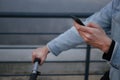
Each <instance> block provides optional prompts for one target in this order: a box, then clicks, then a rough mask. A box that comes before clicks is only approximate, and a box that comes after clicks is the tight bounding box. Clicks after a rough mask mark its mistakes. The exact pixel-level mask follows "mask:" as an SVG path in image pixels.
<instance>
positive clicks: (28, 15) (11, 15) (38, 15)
mask: <svg viewBox="0 0 120 80" xmlns="http://www.w3.org/2000/svg"><path fill="white" fill-rule="evenodd" d="M92 14H93V13H25V12H0V18H71V17H70V15H75V16H77V17H80V18H86V17H88V16H90V15H92ZM59 34H60V33H0V35H59ZM22 48H24V49H33V48H35V47H32V48H31V47H27V48H25V47H0V49H22ZM85 48H86V61H85V63H86V67H85V77H84V80H88V78H89V64H90V52H91V51H90V50H91V47H90V46H89V45H87V47H85ZM48 62H51V63H52V62H53V63H54V62H60V61H48ZM62 62H63V61H62ZM66 62H70V61H66ZM71 62H72V61H71ZM75 62H80V61H75ZM93 62H94V61H93ZM96 62H97V61H96ZM98 62H99V61H98ZM0 63H7V62H0ZM13 63H14V62H13ZM66 75H73V76H75V75H80V74H53V75H50V74H49V75H42V76H66ZM0 76H12V75H0ZM14 76H15V75H14ZM16 76H27V75H16ZM28 76H29V75H28Z"/></svg>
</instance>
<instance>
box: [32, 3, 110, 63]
mask: <svg viewBox="0 0 120 80" xmlns="http://www.w3.org/2000/svg"><path fill="white" fill-rule="evenodd" d="M111 6H112V2H110V3H109V4H108V5H107V6H106V7H105V8H103V9H102V10H101V11H100V12H98V13H96V14H94V15H93V16H91V17H90V18H88V19H87V20H86V21H85V24H87V23H89V22H95V23H97V24H99V25H100V26H102V27H103V28H104V29H105V30H109V29H110V18H111ZM106 10H107V11H106ZM108 13H109V14H108ZM82 42H83V39H82V38H81V37H80V36H79V33H78V32H77V30H76V29H75V28H74V27H72V28H71V29H69V30H68V31H66V32H65V33H63V34H61V35H60V36H58V37H57V38H55V39H54V40H52V41H50V42H49V43H48V44H47V46H45V48H42V49H44V50H46V51H44V52H41V51H38V52H35V51H33V56H32V58H33V60H34V58H35V57H39V58H40V59H41V58H42V56H41V55H40V54H45V55H47V53H48V50H49V51H51V52H52V53H54V54H55V55H58V54H59V53H60V52H62V51H64V50H67V49H70V48H72V47H74V46H76V45H78V44H80V43H82ZM38 54H39V55H38ZM43 57H44V56H43ZM45 58H46V57H45ZM45 58H44V59H45ZM43 61H44V60H42V62H43ZM42 62H41V63H42Z"/></svg>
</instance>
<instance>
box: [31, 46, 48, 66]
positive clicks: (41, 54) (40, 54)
mask: <svg viewBox="0 0 120 80" xmlns="http://www.w3.org/2000/svg"><path fill="white" fill-rule="evenodd" d="M48 52H49V50H48V48H47V46H44V47H42V48H37V49H35V50H34V51H33V52H32V62H34V60H35V58H38V59H40V61H41V62H40V64H43V62H44V61H45V59H46V58H47V54H48Z"/></svg>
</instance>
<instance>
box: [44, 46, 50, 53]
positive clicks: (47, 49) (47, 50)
mask: <svg viewBox="0 0 120 80" xmlns="http://www.w3.org/2000/svg"><path fill="white" fill-rule="evenodd" d="M44 50H45V52H46V54H48V53H49V52H50V51H49V48H48V47H47V46H44Z"/></svg>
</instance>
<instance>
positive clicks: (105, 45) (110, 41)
mask: <svg viewBox="0 0 120 80" xmlns="http://www.w3.org/2000/svg"><path fill="white" fill-rule="evenodd" d="M111 43H112V40H111V39H110V38H109V39H108V40H107V41H106V42H105V43H104V44H103V47H102V51H103V52H104V53H106V54H107V53H108V51H109V48H110V46H111Z"/></svg>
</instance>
